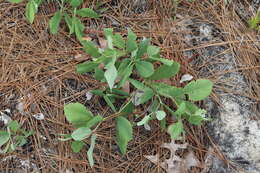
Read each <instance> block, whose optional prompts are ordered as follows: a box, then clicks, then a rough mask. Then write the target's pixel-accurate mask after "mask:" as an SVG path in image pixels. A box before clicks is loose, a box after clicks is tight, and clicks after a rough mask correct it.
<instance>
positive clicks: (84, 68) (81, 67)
mask: <svg viewBox="0 0 260 173" xmlns="http://www.w3.org/2000/svg"><path fill="white" fill-rule="evenodd" d="M97 67H98V64H97V63H96V62H93V61H91V62H84V63H81V64H78V65H77V72H78V73H80V74H83V73H87V72H91V71H93V70H94V69H96V68H97Z"/></svg>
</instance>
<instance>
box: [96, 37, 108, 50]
mask: <svg viewBox="0 0 260 173" xmlns="http://www.w3.org/2000/svg"><path fill="white" fill-rule="evenodd" d="M98 42H99V45H100V48H102V49H105V48H107V46H108V45H107V40H105V39H104V38H102V37H99V38H98Z"/></svg>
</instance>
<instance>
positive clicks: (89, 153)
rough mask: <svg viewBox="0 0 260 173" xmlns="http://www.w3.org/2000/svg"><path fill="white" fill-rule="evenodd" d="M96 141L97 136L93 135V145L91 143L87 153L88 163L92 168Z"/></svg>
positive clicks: (91, 140)
mask: <svg viewBox="0 0 260 173" xmlns="http://www.w3.org/2000/svg"><path fill="white" fill-rule="evenodd" d="M96 139H97V135H95V134H93V135H92V136H91V139H90V142H91V143H90V147H89V149H88V152H87V156H88V162H89V164H90V167H91V168H92V167H93V166H94V159H93V150H94V147H95V144H96Z"/></svg>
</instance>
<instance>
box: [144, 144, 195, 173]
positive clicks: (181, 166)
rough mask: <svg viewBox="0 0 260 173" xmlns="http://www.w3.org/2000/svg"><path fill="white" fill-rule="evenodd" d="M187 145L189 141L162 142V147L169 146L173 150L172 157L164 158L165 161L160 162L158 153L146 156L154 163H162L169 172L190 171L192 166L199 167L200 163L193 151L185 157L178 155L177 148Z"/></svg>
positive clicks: (184, 172)
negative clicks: (183, 142)
mask: <svg viewBox="0 0 260 173" xmlns="http://www.w3.org/2000/svg"><path fill="white" fill-rule="evenodd" d="M187 145H188V144H187V143H185V144H176V143H175V142H174V141H171V143H164V144H162V145H161V147H162V148H167V149H169V150H170V151H171V155H170V158H169V159H166V160H164V161H163V162H160V160H159V155H158V154H156V155H155V156H152V155H150V156H145V158H147V159H148V160H150V161H151V162H153V163H154V164H157V165H160V167H161V168H163V169H164V170H165V171H166V172H167V173H188V171H189V169H190V168H191V167H193V166H196V167H198V166H199V164H200V163H199V161H198V159H197V158H196V156H195V155H194V153H193V152H192V151H190V152H189V153H188V154H186V156H185V157H184V158H183V159H182V158H180V157H179V156H177V155H176V151H177V150H179V149H186V148H187Z"/></svg>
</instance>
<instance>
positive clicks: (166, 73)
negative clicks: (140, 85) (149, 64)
mask: <svg viewBox="0 0 260 173" xmlns="http://www.w3.org/2000/svg"><path fill="white" fill-rule="evenodd" d="M179 70H180V64H179V63H176V62H174V63H173V64H172V65H171V66H168V65H165V64H164V65H161V66H160V67H159V68H157V69H156V70H155V72H154V73H153V75H152V76H150V77H149V79H152V80H160V79H167V78H170V77H173V76H175V75H176V74H177V73H178V72H179Z"/></svg>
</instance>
